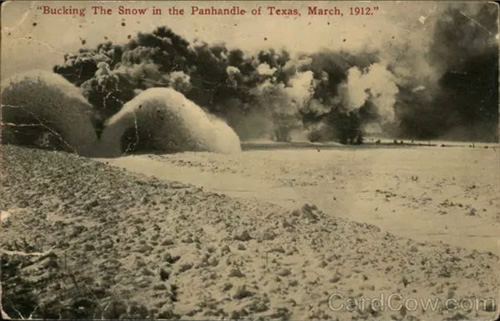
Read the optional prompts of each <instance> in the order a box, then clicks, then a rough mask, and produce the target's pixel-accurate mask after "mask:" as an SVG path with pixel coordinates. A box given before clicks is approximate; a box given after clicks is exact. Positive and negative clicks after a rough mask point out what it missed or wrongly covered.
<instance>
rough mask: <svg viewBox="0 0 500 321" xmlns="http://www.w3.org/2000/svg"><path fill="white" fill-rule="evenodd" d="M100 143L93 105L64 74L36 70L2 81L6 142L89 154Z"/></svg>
mask: <svg viewBox="0 0 500 321" xmlns="http://www.w3.org/2000/svg"><path fill="white" fill-rule="evenodd" d="M44 139H45V142H44V141H43V140H44ZM96 142H97V135H96V132H95V128H94V124H93V109H92V106H91V105H90V104H89V103H88V102H87V100H86V99H85V98H84V97H83V96H82V94H81V93H80V90H79V89H78V88H77V87H75V86H74V85H72V84H71V83H70V82H68V81H67V80H66V79H64V78H63V77H62V76H60V75H57V74H54V73H52V72H46V71H39V70H35V71H30V72H26V73H21V74H17V75H14V76H13V77H11V78H10V79H8V80H6V81H5V82H4V83H2V143H4V144H5V143H6V144H17V145H28V146H37V147H48V148H52V149H60V150H66V151H69V152H75V153H77V154H80V155H89V154H90V153H91V151H92V148H93V147H94V146H95V144H96Z"/></svg>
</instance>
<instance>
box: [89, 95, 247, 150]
mask: <svg viewBox="0 0 500 321" xmlns="http://www.w3.org/2000/svg"><path fill="white" fill-rule="evenodd" d="M100 144H101V146H100V152H99V155H102V156H120V155H122V154H124V153H130V152H139V151H159V152H166V153H172V152H184V151H209V152H218V153H235V152H239V151H240V150H241V147H240V140H239V138H238V136H237V135H236V133H235V132H234V131H233V130H232V129H231V127H229V126H228V125H227V124H226V123H224V122H223V121H222V120H220V119H218V118H216V117H215V116H212V115H209V114H207V113H205V112H204V111H203V110H202V109H201V108H200V107H199V106H197V105H196V104H195V103H193V102H192V101H190V100H188V99H187V98H186V97H184V95H182V94H181V93H179V92H177V91H175V90H174V89H171V88H150V89H147V90H145V91H143V92H141V93H140V94H139V95H138V96H137V97H135V98H134V99H132V100H131V101H129V102H128V103H126V104H125V105H124V106H123V108H122V109H121V110H120V112H118V113H117V114H115V115H114V116H113V117H111V118H110V119H109V120H108V121H107V122H106V127H105V128H104V131H103V133H102V136H101V141H100Z"/></svg>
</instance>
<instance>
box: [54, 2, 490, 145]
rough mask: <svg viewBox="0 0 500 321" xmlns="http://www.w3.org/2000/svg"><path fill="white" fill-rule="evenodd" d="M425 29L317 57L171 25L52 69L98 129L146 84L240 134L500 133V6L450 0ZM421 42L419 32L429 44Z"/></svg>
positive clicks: (421, 22) (349, 137)
mask: <svg viewBox="0 0 500 321" xmlns="http://www.w3.org/2000/svg"><path fill="white" fill-rule="evenodd" d="M437 7H439V8H438V9H437V10H435V12H434V13H433V14H429V16H428V17H421V19H417V20H416V21H415V22H414V23H415V26H414V27H415V30H416V32H415V34H419V35H421V38H422V39H424V40H425V39H430V40H426V41H427V43H423V44H422V43H420V42H419V41H416V40H418V39H417V38H414V37H413V36H412V35H408V36H407V37H400V38H401V39H398V40H394V37H392V39H387V43H386V46H385V47H382V48H370V47H367V48H365V49H364V50H363V51H358V52H346V51H340V50H335V48H333V49H331V50H323V51H320V52H316V53H312V54H300V53H293V54H291V53H289V52H287V51H286V50H275V49H272V48H269V49H265V50H261V51H260V52H257V53H255V54H251V53H248V52H244V51H242V50H239V49H236V48H228V47H226V46H225V45H224V44H207V43H205V42H202V41H198V40H197V41H194V42H193V43H189V42H188V41H187V40H185V39H183V38H182V37H180V36H179V35H177V34H175V33H174V32H173V31H172V30H170V29H168V28H166V27H161V28H158V29H156V30H154V31H153V32H152V33H140V34H138V35H137V36H136V37H135V38H133V39H131V40H130V41H129V42H128V43H127V44H124V45H116V44H111V43H105V44H101V45H99V46H98V47H97V48H96V49H94V50H82V51H80V52H79V53H77V54H75V55H67V56H66V57H65V63H64V64H63V65H62V66H56V67H55V68H54V71H55V72H57V73H60V74H62V75H63V76H64V77H66V78H67V79H68V80H70V81H71V82H73V83H74V84H76V85H77V86H81V87H82V88H83V92H84V95H85V96H86V97H87V98H88V100H89V101H90V102H91V103H92V105H93V106H94V107H95V108H96V110H97V111H98V115H99V121H100V127H101V128H102V126H103V124H104V122H105V121H106V119H108V118H109V117H111V116H112V115H114V114H116V113H117V112H119V111H120V110H121V108H122V106H123V105H124V104H126V103H127V102H128V101H130V100H131V99H133V97H135V96H136V95H138V94H140V93H141V92H142V91H144V90H147V89H148V88H153V87H170V88H174V89H175V90H176V91H179V92H181V93H182V94H184V95H185V96H186V97H187V98H188V99H189V100H191V101H193V102H194V103H195V104H197V105H198V106H200V107H201V108H203V109H204V110H206V111H208V112H210V113H212V114H214V115H217V116H219V117H220V118H221V119H223V120H224V121H225V122H227V123H228V124H229V125H230V126H231V127H232V128H233V129H234V130H235V131H236V132H237V133H238V135H239V136H240V138H241V139H244V140H247V139H252V138H261V137H266V138H274V139H275V140H281V141H288V140H290V139H291V134H290V133H291V132H292V131H302V132H303V133H305V134H306V135H307V136H308V137H309V139H310V140H338V141H340V142H342V143H349V142H350V143H360V142H362V141H363V135H364V134H365V133H369V134H370V133H375V132H378V133H382V134H384V135H390V136H394V137H398V138H399V137H401V138H412V139H418V138H426V139H428V138H439V137H447V138H450V139H467V140H471V139H473V140H494V139H497V130H496V128H497V125H498V108H497V103H498V45H497V37H498V30H497V24H496V17H497V15H496V10H497V8H496V6H494V5H490V4H477V3H476V4H469V5H466V4H457V5H456V4H443V5H441V6H437ZM420 40H421V39H420Z"/></svg>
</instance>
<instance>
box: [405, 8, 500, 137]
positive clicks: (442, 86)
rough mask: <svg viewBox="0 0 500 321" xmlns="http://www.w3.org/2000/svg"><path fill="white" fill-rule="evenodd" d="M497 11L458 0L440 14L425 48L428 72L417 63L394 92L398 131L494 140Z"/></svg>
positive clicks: (496, 91) (496, 89)
mask: <svg viewBox="0 0 500 321" xmlns="http://www.w3.org/2000/svg"><path fill="white" fill-rule="evenodd" d="M497 10H498V9H497V6H496V5H495V4H493V3H489V4H487V3H483V4H477V3H476V4H474V3H469V4H464V3H460V4H450V5H449V6H447V7H446V8H445V9H444V10H443V11H442V12H439V17H438V18H437V19H436V22H435V25H434V28H433V30H432V33H431V39H432V41H431V43H430V48H429V50H428V52H426V58H427V63H428V65H429V66H430V67H431V71H432V73H431V75H430V77H429V78H425V77H422V76H421V75H420V73H421V72H420V71H419V70H418V68H420V67H421V66H420V65H416V67H415V68H414V69H413V70H414V71H415V72H414V74H415V75H416V76H414V77H410V76H407V77H406V78H404V79H405V81H406V83H405V84H404V86H401V88H400V92H399V94H398V96H397V103H396V117H397V120H398V132H399V133H400V135H404V136H407V137H415V138H435V137H442V138H447V139H460V140H488V141H498V25H497V24H498V21H497V17H498V16H497ZM420 69H424V70H425V69H426V68H420ZM419 76H420V77H419Z"/></svg>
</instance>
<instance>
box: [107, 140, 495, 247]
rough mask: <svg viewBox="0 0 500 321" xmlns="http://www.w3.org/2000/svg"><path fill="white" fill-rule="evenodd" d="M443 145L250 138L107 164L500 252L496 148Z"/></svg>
mask: <svg viewBox="0 0 500 321" xmlns="http://www.w3.org/2000/svg"><path fill="white" fill-rule="evenodd" d="M441 144H447V145H448V146H449V145H451V144H453V143H450V142H441V143H440V144H439V145H438V147H408V148H407V147H403V146H401V147H399V146H380V147H375V146H372V147H373V148H371V147H366V146H364V147H343V148H337V147H335V146H334V145H326V146H324V145H323V146H322V145H316V146H318V147H317V148H316V147H314V148H310V147H311V146H310V145H307V146H306V148H293V149H285V148H283V147H284V146H285V145H284V146H280V145H279V144H278V146H280V148H277V147H276V145H273V144H267V145H265V144H253V146H254V147H253V149H252V145H247V146H246V148H247V150H246V151H244V152H242V153H241V154H239V155H221V154H213V153H182V154H174V155H140V156H128V157H121V158H115V159H106V160H104V161H105V162H108V163H110V164H112V165H115V166H119V167H123V168H126V169H128V170H130V171H133V172H139V173H143V174H147V175H151V176H155V177H158V178H163V179H173V180H178V181H182V182H185V183H191V184H194V185H197V186H200V187H203V188H205V189H206V190H210V191H215V192H221V193H225V194H227V195H230V196H236V197H243V198H250V199H257V200H264V201H270V202H272V203H276V204H279V205H281V206H285V207H294V206H297V205H299V204H302V203H305V202H311V203H314V204H316V205H317V206H318V207H319V208H321V210H323V211H324V212H325V213H327V214H328V215H331V216H335V217H345V218H349V219H352V220H355V221H358V222H366V223H370V224H375V225H377V226H379V227H380V228H382V229H383V230H386V231H389V232H391V233H394V234H397V235H401V236H406V237H411V238H413V239H416V240H419V241H427V240H428V241H443V242H445V243H448V244H452V245H458V246H463V247H467V248H471V249H477V250H488V251H492V252H494V253H499V250H500V244H499V239H498V231H499V230H500V207H499V206H500V163H499V153H500V149H499V148H498V146H495V145H492V144H482V145H478V144H476V147H475V148H470V147H467V146H464V147H449V148H448V147H446V148H444V147H440V145H441ZM455 144H457V145H458V144H459V143H455ZM255 146H257V147H258V148H262V149H261V150H256V149H254V148H255ZM299 146H301V145H299ZM462 146H463V145H462ZM485 146H487V147H488V148H485ZM285 147H286V146H285ZM307 147H309V148H307ZM244 148H245V146H244Z"/></svg>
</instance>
